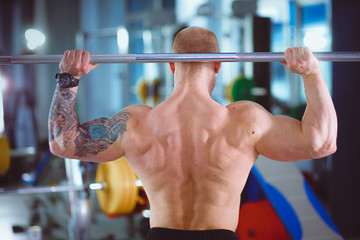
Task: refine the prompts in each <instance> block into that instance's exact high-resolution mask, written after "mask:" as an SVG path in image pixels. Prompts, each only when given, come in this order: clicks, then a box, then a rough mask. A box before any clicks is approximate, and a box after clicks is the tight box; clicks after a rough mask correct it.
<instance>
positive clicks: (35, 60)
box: [0, 51, 360, 65]
mask: <svg viewBox="0 0 360 240" xmlns="http://www.w3.org/2000/svg"><path fill="white" fill-rule="evenodd" d="M313 54H314V55H315V56H316V57H317V58H318V59H319V60H320V61H332V62H359V61H360V52H350V51H349V52H317V53H313ZM62 57H63V55H14V56H0V65H2V64H51V63H57V64H58V63H59V62H60V61H61V59H62ZM90 59H91V60H90V61H91V62H92V63H157V62H283V61H285V57H284V53H283V52H254V53H249V52H248V53H191V54H187V53H186V54H182V53H143V54H104V55H91V56H90Z"/></svg>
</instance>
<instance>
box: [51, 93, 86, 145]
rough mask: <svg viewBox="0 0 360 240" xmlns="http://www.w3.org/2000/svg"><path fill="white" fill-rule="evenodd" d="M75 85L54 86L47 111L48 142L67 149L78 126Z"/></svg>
mask: <svg viewBox="0 0 360 240" xmlns="http://www.w3.org/2000/svg"><path fill="white" fill-rule="evenodd" d="M76 95H77V87H74V88H60V87H59V86H56V90H55V93H54V97H53V100H52V103H51V107H50V113H49V142H50V145H53V146H54V145H55V142H56V146H57V148H60V149H66V150H71V149H69V148H70V146H71V145H72V143H73V141H74V138H75V134H76V131H77V129H78V127H79V124H80V123H79V115H78V113H77V110H76Z"/></svg>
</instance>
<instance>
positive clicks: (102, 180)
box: [0, 157, 149, 217]
mask: <svg viewBox="0 0 360 240" xmlns="http://www.w3.org/2000/svg"><path fill="white" fill-rule="evenodd" d="M89 189H90V190H97V197H98V201H99V205H100V208H101V209H102V211H103V212H104V213H105V214H106V215H107V216H109V217H117V216H121V215H127V214H132V213H137V212H140V211H142V210H144V209H145V208H147V207H148V205H149V203H148V199H147V196H146V194H145V191H144V189H143V187H142V184H141V182H140V181H139V179H138V177H137V176H136V174H135V172H134V171H133V170H132V169H131V167H130V165H129V164H128V162H127V160H126V158H125V157H122V158H120V159H118V160H115V161H112V162H106V163H100V164H99V165H98V168H97V171H96V183H91V184H89V185H83V186H71V185H68V186H49V187H30V188H17V189H1V188H0V195H5V194H33V193H54V192H70V191H84V190H89Z"/></svg>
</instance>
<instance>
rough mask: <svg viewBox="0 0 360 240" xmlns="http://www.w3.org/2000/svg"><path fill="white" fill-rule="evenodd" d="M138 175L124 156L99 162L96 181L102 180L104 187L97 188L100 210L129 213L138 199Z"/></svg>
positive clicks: (110, 212)
mask: <svg viewBox="0 0 360 240" xmlns="http://www.w3.org/2000/svg"><path fill="white" fill-rule="evenodd" d="M137 180H138V177H137V176H136V174H135V173H134V171H133V170H132V169H131V167H130V165H129V163H128V162H127V160H126V158H125V157H122V158H120V159H118V160H115V161H112V162H106V163H100V164H99V166H98V169H97V171H96V182H100V183H101V182H104V183H105V184H104V188H103V189H100V190H97V192H96V193H97V197H98V201H99V204H100V207H101V209H102V211H103V212H104V213H105V214H106V215H110V216H113V215H119V214H129V213H131V212H132V211H133V210H134V209H135V207H136V204H137V202H138V201H139V187H138V186H136V181H137Z"/></svg>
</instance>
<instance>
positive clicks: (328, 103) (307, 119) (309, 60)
mask: <svg viewBox="0 0 360 240" xmlns="http://www.w3.org/2000/svg"><path fill="white" fill-rule="evenodd" d="M285 59H286V62H284V63H282V64H283V65H284V66H286V67H287V68H288V69H289V70H290V71H291V72H293V73H298V74H300V75H301V76H302V78H303V83H304V88H305V96H306V102H307V107H306V110H305V113H304V116H303V119H302V121H301V122H300V121H297V120H295V119H291V118H288V117H285V116H272V115H271V114H265V113H264V114H262V115H263V116H262V118H261V119H262V129H263V130H264V131H263V135H262V137H261V138H260V139H259V141H258V142H257V144H256V149H257V152H258V153H259V154H262V155H264V156H267V157H269V158H271V159H276V160H281V161H298V160H306V159H311V158H321V157H324V156H327V155H330V154H332V153H333V152H334V151H336V138H337V116H336V112H335V109H334V105H333V102H332V99H331V96H330V94H329V91H328V89H327V86H326V84H325V81H324V79H323V78H322V76H321V73H320V66H319V62H318V60H317V59H316V58H315V57H314V56H313V54H312V53H311V51H310V50H309V49H308V48H292V49H288V50H287V51H286V52H285Z"/></svg>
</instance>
